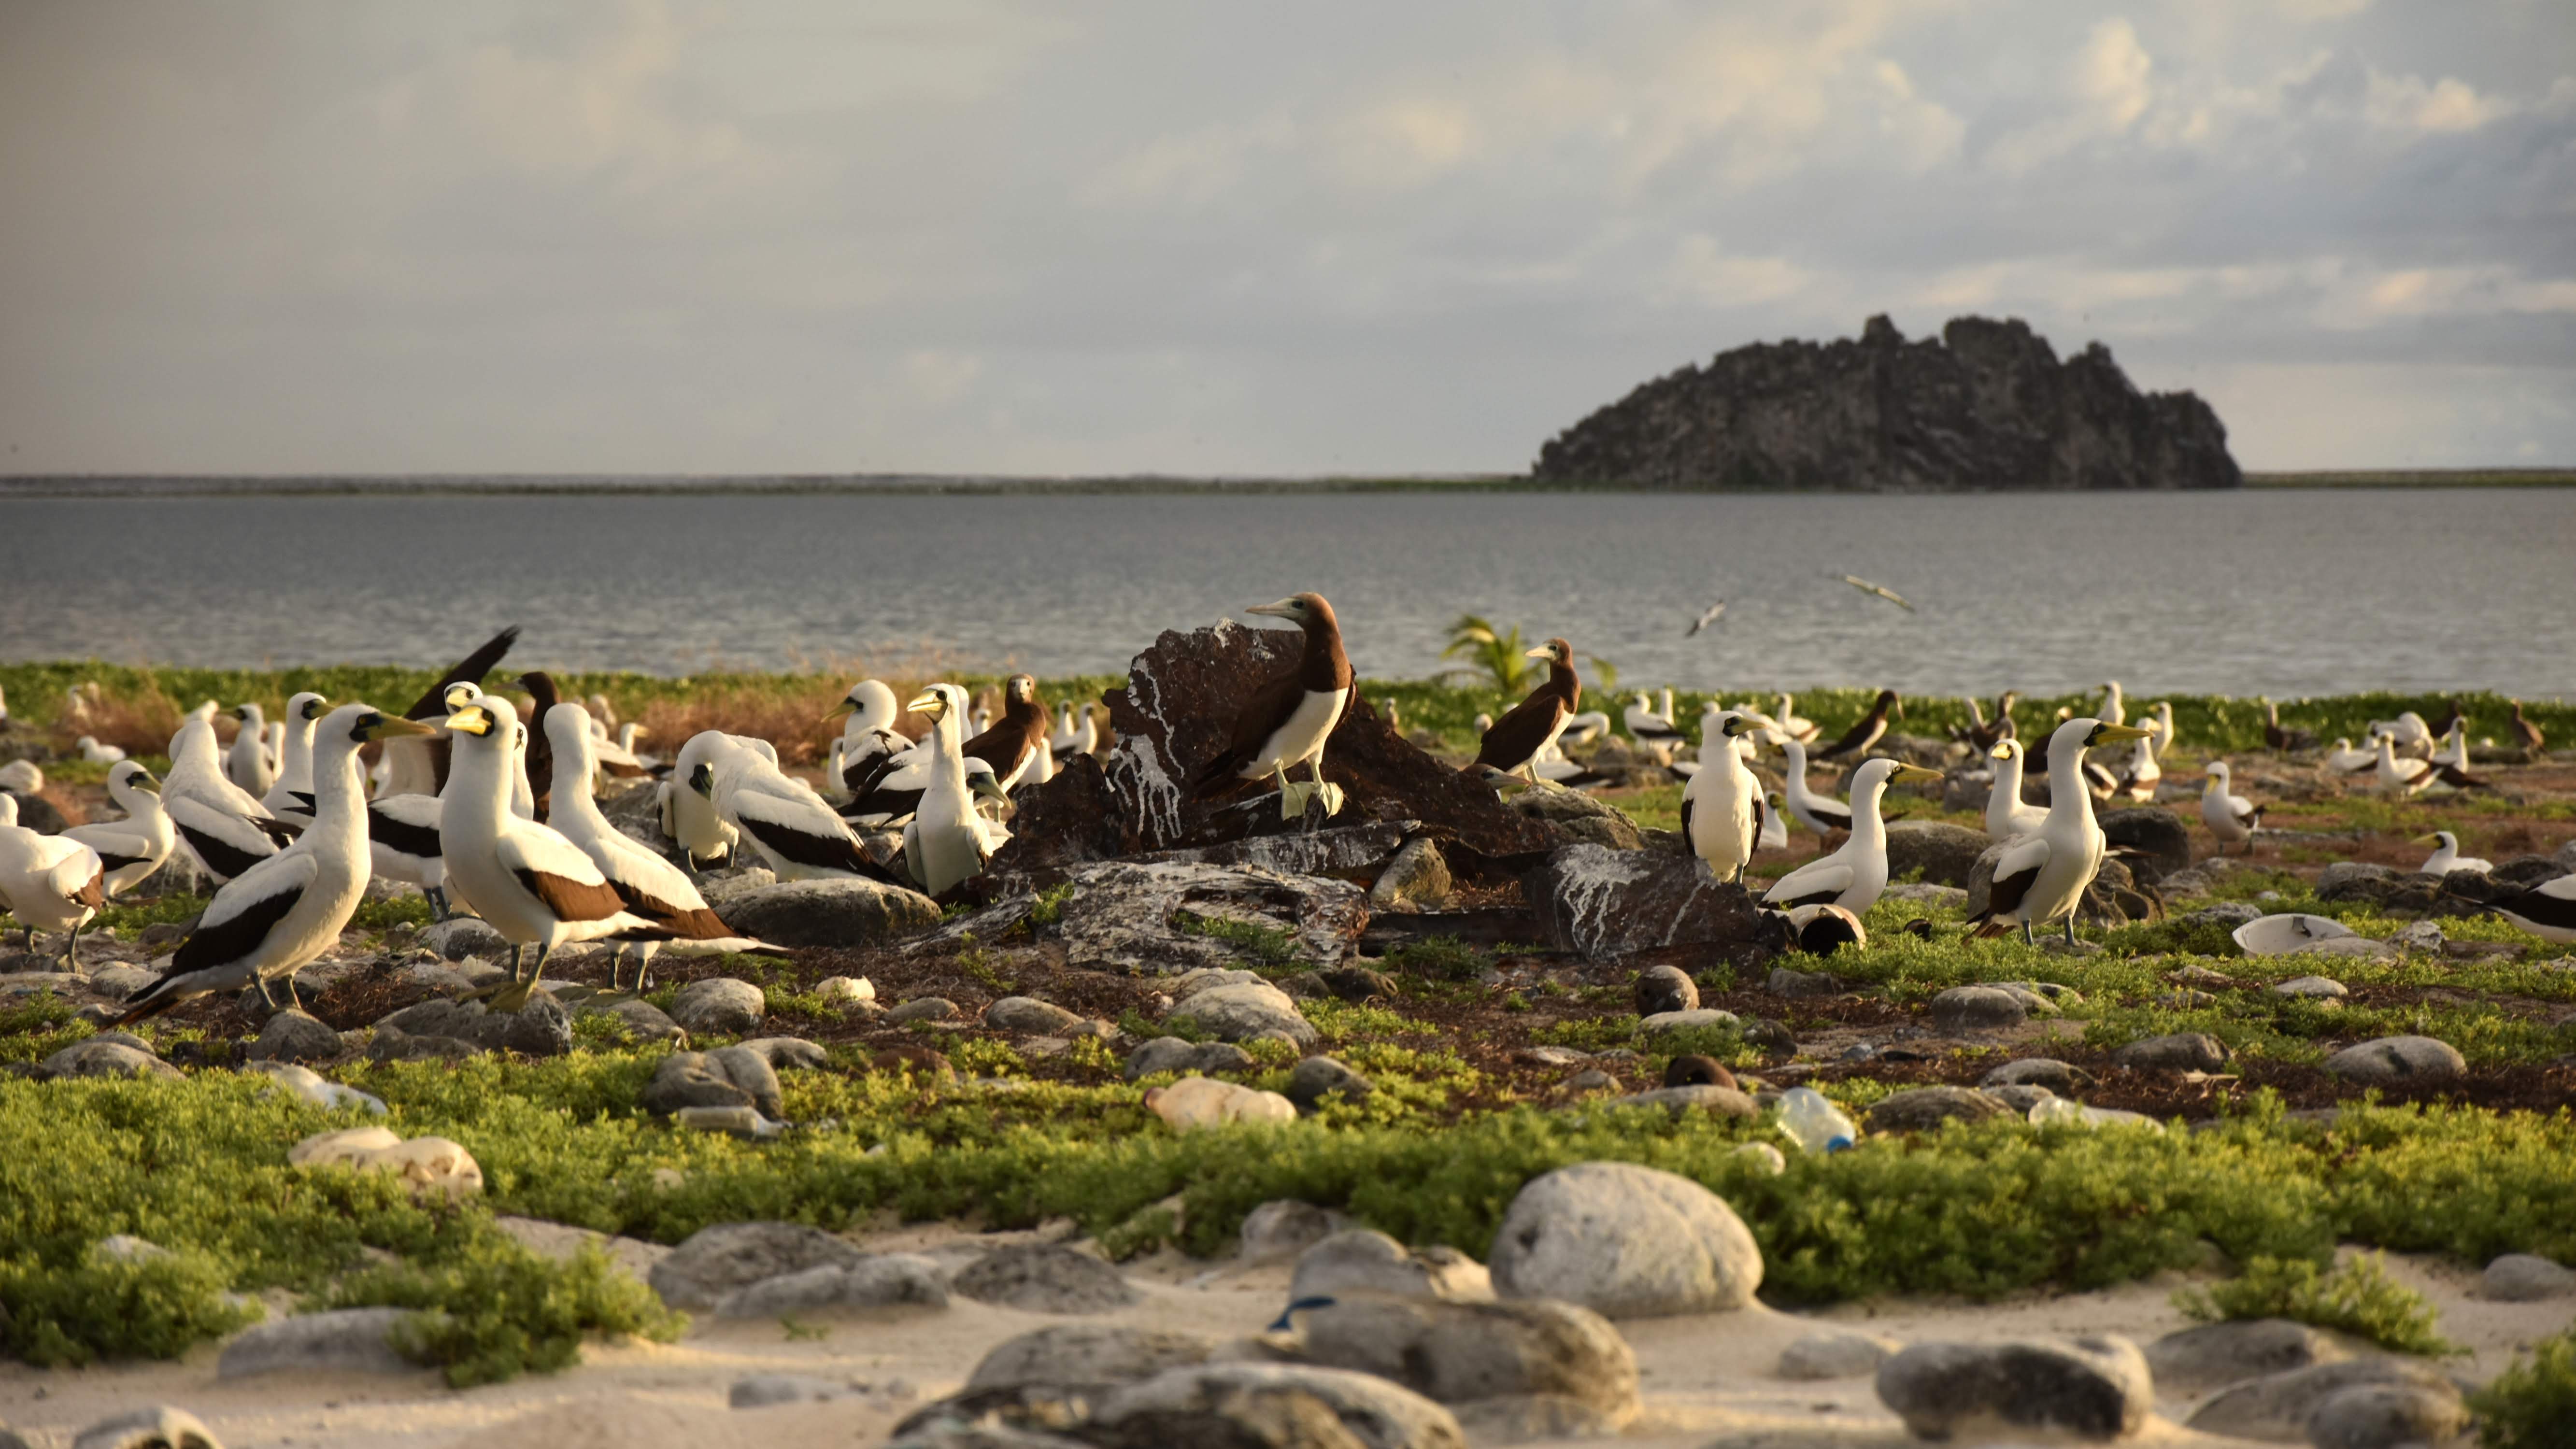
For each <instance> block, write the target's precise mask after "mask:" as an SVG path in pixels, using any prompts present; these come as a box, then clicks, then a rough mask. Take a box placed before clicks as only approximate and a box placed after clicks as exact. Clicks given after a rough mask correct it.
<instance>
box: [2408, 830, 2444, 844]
mask: <svg viewBox="0 0 2576 1449" xmlns="http://www.w3.org/2000/svg"><path fill="white" fill-rule="evenodd" d="M2410 843H2411V844H2415V845H2439V844H2441V843H2442V833H2441V832H2440V831H2438V830H2437V831H2434V832H2433V833H2432V834H2430V835H2418V836H2416V837H2415V839H2414V840H2413V841H2412V842H2410Z"/></svg>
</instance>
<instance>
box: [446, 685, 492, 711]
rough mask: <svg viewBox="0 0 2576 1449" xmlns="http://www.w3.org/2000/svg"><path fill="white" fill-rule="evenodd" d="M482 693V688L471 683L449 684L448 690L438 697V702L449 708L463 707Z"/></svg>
mask: <svg viewBox="0 0 2576 1449" xmlns="http://www.w3.org/2000/svg"><path fill="white" fill-rule="evenodd" d="M482 693H483V691H482V690H481V689H478V688H476V687H475V686H473V685H471V684H463V683H458V684H451V685H449V686H447V692H446V693H445V694H442V695H440V696H439V697H438V702H439V703H441V704H443V705H446V706H447V707H448V708H449V709H463V708H464V707H465V706H466V705H467V704H468V703H470V702H472V701H473V700H474V699H475V698H476V697H477V696H479V695H480V694H482Z"/></svg>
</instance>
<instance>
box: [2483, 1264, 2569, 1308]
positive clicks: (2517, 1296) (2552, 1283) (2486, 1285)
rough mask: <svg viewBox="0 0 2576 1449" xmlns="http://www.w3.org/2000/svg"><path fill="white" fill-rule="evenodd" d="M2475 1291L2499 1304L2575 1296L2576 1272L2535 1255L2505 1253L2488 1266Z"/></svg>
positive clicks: (2534, 1301) (2535, 1301)
mask: <svg viewBox="0 0 2576 1449" xmlns="http://www.w3.org/2000/svg"><path fill="white" fill-rule="evenodd" d="M2478 1291H2479V1292H2480V1293H2482V1294H2483V1295H2485V1296H2486V1297H2488V1298H2492V1299H2494V1300H2495V1301H2497V1302H2499V1303H2537V1302H2539V1301H2541V1300H2542V1299H2544V1298H2564V1297H2566V1296H2567V1295H2568V1294H2570V1293H2576V1273H2572V1272H2569V1271H2568V1270H2567V1269H2565V1268H2562V1267H2560V1266H2559V1265H2558V1264H2556V1263H2553V1262H2551V1261H2550V1260H2548V1259H2547V1258H2543V1257H2540V1256H2539V1255H2537V1254H2534V1253H2507V1254H2505V1255H2504V1256H2503V1257H2501V1258H2498V1259H2496V1260H2495V1261H2494V1262H2492V1263H2489V1264H2487V1271H2486V1276H2485V1277H2483V1278H2482V1279H2480V1280H2479V1284H2478Z"/></svg>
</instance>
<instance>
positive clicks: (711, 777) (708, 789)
mask: <svg viewBox="0 0 2576 1449" xmlns="http://www.w3.org/2000/svg"><path fill="white" fill-rule="evenodd" d="M689 788H690V789H692V790H695V791H696V792H698V795H699V796H700V797H701V798H703V799H707V800H713V799H714V798H716V767H715V766H713V765H710V764H708V763H707V762H706V761H704V760H700V761H699V762H698V767H697V768H696V769H694V770H691V771H690V772H689Z"/></svg>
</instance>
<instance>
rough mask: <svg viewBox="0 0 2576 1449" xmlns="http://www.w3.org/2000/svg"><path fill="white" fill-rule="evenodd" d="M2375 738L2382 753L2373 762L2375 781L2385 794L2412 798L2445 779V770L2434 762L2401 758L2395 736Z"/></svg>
mask: <svg viewBox="0 0 2576 1449" xmlns="http://www.w3.org/2000/svg"><path fill="white" fill-rule="evenodd" d="M2371 739H2373V740H2374V741H2376V742H2377V743H2378V746H2379V752H2378V754H2377V755H2376V756H2374V757H2373V759H2372V766H2373V769H2372V772H2371V778H2372V780H2373V781H2374V782H2375V783H2376V784H2377V785H2378V786H2379V788H2380V790H2381V792H2382V793H2384V794H2390V795H2412V794H2415V793H2416V792H2418V791H2420V790H2423V789H2425V788H2426V787H2428V786H2430V785H2432V784H2434V783H2436V782H2437V781H2439V780H2440V779H2441V777H2442V772H2441V770H2440V769H2439V768H2438V767H2436V766H2435V765H2434V764H2433V763H2432V762H2431V761H2430V760H2409V759H2401V758H2399V756H2398V754H2397V740H2396V737H2395V736H2393V735H2388V734H2374V735H2372V736H2371Z"/></svg>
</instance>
